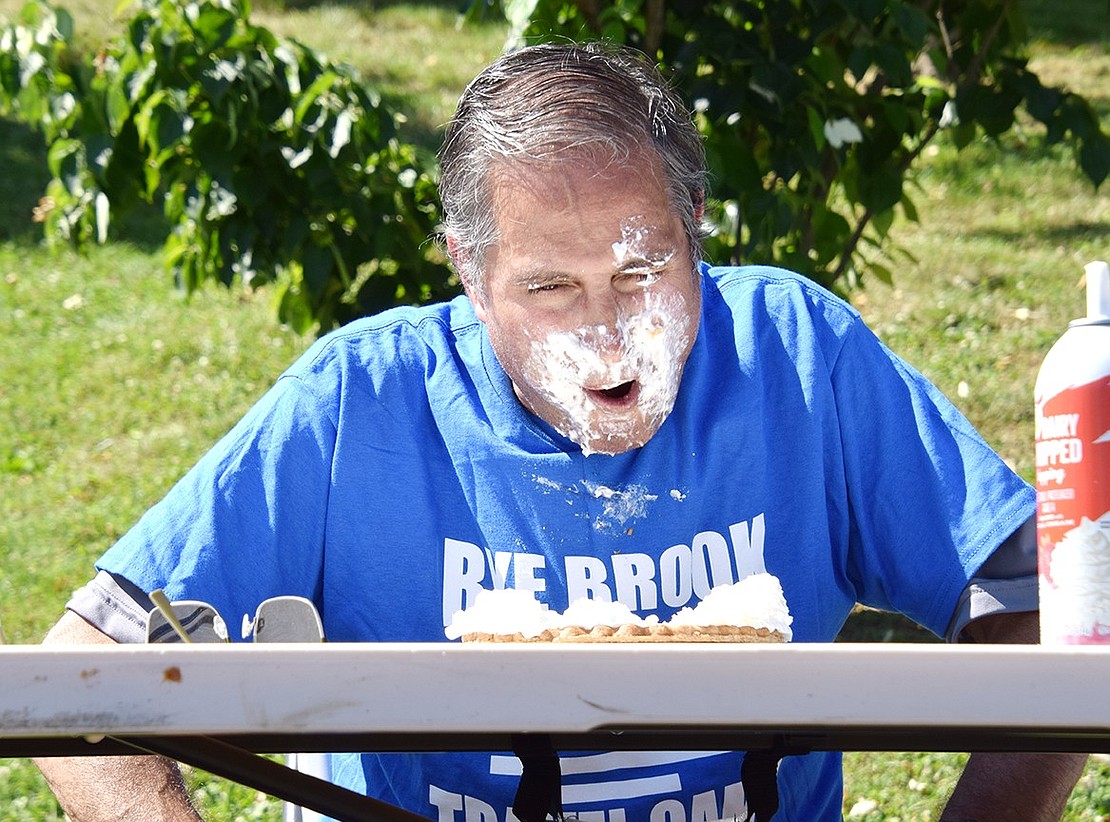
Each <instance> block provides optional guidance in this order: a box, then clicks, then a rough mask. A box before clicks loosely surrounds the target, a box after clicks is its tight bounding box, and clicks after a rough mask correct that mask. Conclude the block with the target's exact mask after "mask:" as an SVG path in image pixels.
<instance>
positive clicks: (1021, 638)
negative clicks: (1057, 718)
mask: <svg viewBox="0 0 1110 822" xmlns="http://www.w3.org/2000/svg"><path fill="white" fill-rule="evenodd" d="M964 632H965V634H966V635H967V636H968V638H969V639H971V640H972V641H974V642H983V643H1012V644H1016V643H1025V644H1036V643H1037V642H1038V641H1039V640H1040V627H1039V624H1038V615H1037V612H1036V611H1032V612H1027V613H1001V614H994V615H991V616H986V617H983V618H982V619H977V620H975V621H974V622H971V623H970V624H968V626H967V627H966V628H965V629H964ZM1086 763H1087V757H1086V755H1085V754H1040V753H978V754H972V755H971V758H970V759H969V760H968V762H967V766H966V767H965V768H964V772H963V775H962V776H961V777H960V781H959V783H958V784H957V785H956V789H955V790H954V791H953V792H952V796H951V798H950V799H949V800H948V805H947V807H946V808H945V809H944V813H943V814H942V816H941V822H965V821H966V820H971V821H972V822H1006V820H1012V819H1022V820H1026V822H1049V820H1059V819H1060V817H1061V816H1062V814H1063V812H1064V806H1065V805H1066V804H1067V801H1068V797H1069V796H1070V795H1071V792H1072V789H1073V788H1074V787H1075V783H1076V782H1077V781H1078V780H1079V777H1080V776H1081V775H1082V774H1083V768H1084V767H1085V766H1086Z"/></svg>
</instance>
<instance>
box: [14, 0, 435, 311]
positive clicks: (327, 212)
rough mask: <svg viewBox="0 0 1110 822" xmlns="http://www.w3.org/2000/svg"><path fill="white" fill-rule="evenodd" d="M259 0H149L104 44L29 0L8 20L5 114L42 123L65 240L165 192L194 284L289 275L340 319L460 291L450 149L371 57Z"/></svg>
mask: <svg viewBox="0 0 1110 822" xmlns="http://www.w3.org/2000/svg"><path fill="white" fill-rule="evenodd" d="M249 10H250V9H249V5H248V1H247V0H191V1H190V2H182V1H181V0H142V2H141V4H140V6H139V7H138V10H137V13H136V14H135V15H134V17H133V18H131V20H130V21H129V23H128V26H127V30H126V32H125V33H124V34H123V35H122V36H121V37H119V38H116V39H115V40H114V41H113V42H111V43H109V44H107V45H106V46H105V47H104V48H103V49H101V50H100V51H99V53H97V54H96V55H95V57H94V58H93V59H92V60H91V61H82V59H81V58H80V57H79V56H78V55H74V54H73V53H72V51H71V50H70V49H69V42H70V39H71V37H72V22H71V20H70V18H69V15H68V14H66V13H65V12H64V11H63V10H61V9H56V8H54V7H52V6H49V5H47V4H45V3H42V2H33V3H29V4H28V5H27V6H26V7H25V8H24V10H23V13H22V16H21V18H20V21H19V23H18V24H16V25H13V26H10V27H9V28H8V29H6V30H5V31H4V32H3V33H2V35H0V37H2V39H0V113H5V112H7V113H9V114H13V115H15V116H18V117H21V118H22V119H24V120H26V121H27V122H29V123H31V124H33V125H36V126H38V127H39V128H41V129H42V130H43V132H44V135H45V137H46V140H47V143H48V162H49V165H50V171H51V174H52V175H53V179H52V180H51V181H50V183H49V186H48V190H47V192H46V196H45V197H44V198H43V200H42V201H41V202H40V205H39V207H38V208H37V209H36V218H37V219H39V220H40V221H42V222H43V223H44V227H45V231H46V236H47V238H48V239H51V240H59V239H60V240H64V241H69V242H74V243H76V244H77V245H78V246H82V245H86V244H88V243H91V242H104V241H105V240H106V239H107V237H108V228H109V221H110V217H111V215H112V214H113V213H119V212H122V211H126V210H128V209H129V208H131V207H133V206H135V205H136V204H138V203H141V202H147V203H151V202H161V203H162V206H163V209H164V212H165V216H166V218H167V220H168V222H169V225H170V226H171V230H170V234H169V236H168V237H167V238H166V240H165V244H164V248H163V250H164V255H165V261H166V265H167V267H169V268H170V269H171V270H172V271H173V273H174V275H175V277H176V278H177V280H178V282H179V283H180V284H181V285H182V286H183V287H184V288H185V289H186V290H188V291H192V290H193V289H195V288H197V287H198V286H199V285H200V284H201V283H202V282H204V281H206V280H209V279H214V280H218V281H220V282H222V283H224V284H225V285H230V284H231V283H232V282H235V281H240V282H244V283H248V284H250V285H251V286H258V285H261V284H265V283H271V282H272V283H275V284H276V288H277V295H276V301H277V305H278V315H279V318H280V319H281V320H282V321H283V322H286V323H288V324H289V325H291V326H292V327H294V328H296V329H297V330H299V331H307V330H310V329H313V328H315V329H318V330H321V331H326V330H328V329H330V328H332V327H334V326H336V325H340V324H342V323H344V322H347V321H349V320H351V319H353V318H355V317H358V316H362V315H365V314H370V313H373V312H375V311H378V310H380V309H382V308H383V307H386V306H389V305H393V304H397V303H418V302H425V301H428V300H432V299H438V298H441V297H444V296H447V295H449V294H454V293H455V292H456V290H457V283H455V282H454V280H453V277H452V274H451V272H450V270H449V269H448V266H447V261H446V258H445V256H444V255H443V254H442V253H441V252H440V251H439V249H438V248H437V247H436V246H435V245H434V244H433V243H430V242H429V241H428V240H429V237H430V236H431V235H432V234H433V232H434V231H435V229H436V226H437V225H438V215H439V206H438V200H437V197H436V192H435V182H434V158H433V157H432V156H431V155H430V153H429V152H427V151H425V150H422V149H419V148H417V147H415V146H412V145H408V144H405V143H403V142H401V141H400V140H399V139H398V138H397V134H396V129H395V114H394V113H393V112H392V111H390V110H389V109H388V108H387V107H386V106H385V105H383V104H382V102H381V100H380V99H379V97H378V95H377V94H376V93H374V92H373V91H372V90H370V89H369V88H367V87H366V86H365V85H363V84H362V83H361V81H360V80H359V78H358V77H357V76H356V75H355V73H354V72H353V70H351V69H349V68H347V67H344V66H341V65H335V64H332V63H329V62H328V61H326V60H325V59H324V58H322V57H320V56H319V55H318V54H316V53H315V52H313V51H312V50H311V49H309V48H307V47H305V46H303V45H301V44H299V43H296V42H293V41H289V40H280V39H278V38H277V37H275V36H274V35H273V34H271V33H270V32H269V31H267V30H266V29H264V28H261V27H259V26H255V25H253V24H251V22H250V20H249Z"/></svg>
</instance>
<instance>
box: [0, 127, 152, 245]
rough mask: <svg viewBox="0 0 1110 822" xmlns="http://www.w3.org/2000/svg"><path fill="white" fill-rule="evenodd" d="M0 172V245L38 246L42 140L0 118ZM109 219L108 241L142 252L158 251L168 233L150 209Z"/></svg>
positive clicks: (45, 176)
mask: <svg viewBox="0 0 1110 822" xmlns="http://www.w3.org/2000/svg"><path fill="white" fill-rule="evenodd" d="M0 169H3V175H4V183H5V186H4V196H3V197H0V242H3V241H8V240H11V241H15V242H20V243H27V244H34V243H38V242H40V241H41V240H42V237H43V231H42V226H41V225H40V224H39V223H36V222H35V221H34V218H33V214H34V209H35V206H36V205H38V203H39V200H41V199H42V197H43V196H44V195H45V193H46V185H47V183H49V182H50V169H49V166H48V165H47V162H46V143H45V141H44V140H43V136H42V135H41V134H40V133H39V132H37V131H35V130H34V129H32V128H30V127H28V126H27V125H25V124H23V123H20V122H17V121H15V120H10V119H7V118H3V117H0ZM112 219H113V225H112V231H111V237H112V239H114V240H123V241H126V242H128V243H131V244H133V245H135V246H137V247H139V248H141V249H143V250H144V251H155V250H157V249H159V248H161V247H162V242H163V240H165V238H166V235H167V234H168V232H169V226H168V225H167V223H166V221H165V219H164V218H163V217H162V212H161V210H160V209H159V208H158V207H157V206H154V205H143V206H142V207H140V208H136V209H132V210H131V211H129V212H128V213H126V214H113V215H112Z"/></svg>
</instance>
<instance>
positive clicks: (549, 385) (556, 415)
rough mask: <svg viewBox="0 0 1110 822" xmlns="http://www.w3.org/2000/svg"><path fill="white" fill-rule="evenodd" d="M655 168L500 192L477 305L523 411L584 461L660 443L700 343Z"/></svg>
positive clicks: (539, 176) (681, 246)
mask: <svg viewBox="0 0 1110 822" xmlns="http://www.w3.org/2000/svg"><path fill="white" fill-rule="evenodd" d="M657 166H658V162H657V161H656V160H655V158H654V156H650V158H648V157H645V158H644V159H643V161H642V162H639V163H633V164H630V166H625V167H624V168H623V169H618V168H612V167H607V168H599V167H596V166H595V165H592V164H590V163H589V162H583V163H578V164H575V163H564V164H561V165H559V166H555V167H545V168H535V167H519V166H516V167H510V168H507V169H503V170H502V173H501V174H500V175H499V178H498V179H497V181H495V183H494V189H493V191H494V196H493V200H494V208H495V216H496V219H497V226H498V232H499V241H498V243H497V245H496V246H494V247H493V248H491V249H490V250H489V251H488V252H487V254H486V266H485V275H484V282H483V285H482V286H481V287H480V288H472V289H470V297H471V300H472V301H473V302H474V306H475V310H476V312H477V314H478V317H479V318H480V319H481V320H482V321H483V322H484V323H486V325H487V327H488V329H489V334H490V340H491V342H492V344H493V349H494V352H495V353H496V354H497V358H498V360H499V361H500V362H501V365H502V367H503V368H504V369H505V371H506V373H507V374H508V375H509V378H510V379H511V380H512V383H513V387H514V389H515V390H516V394H517V396H518V397H519V398H520V401H521V402H522V403H523V404H524V405H525V407H527V408H528V410H530V411H531V412H532V413H534V414H536V415H537V416H539V417H540V418H542V419H544V420H545V421H546V422H548V423H549V424H550V425H551V426H553V427H554V428H555V429H556V430H557V431H559V432H560V433H562V434H563V435H565V436H567V437H569V438H570V439H572V440H573V441H574V442H576V443H578V444H579V445H580V446H581V447H582V449H583V451H584V452H585V453H587V454H588V453H592V452H599V453H603V454H618V453H621V452H624V451H628V450H630V449H632V448H638V447H639V446H641V445H643V444H644V443H646V442H647V441H648V440H649V439H651V437H652V436H653V435H654V434H655V432H656V431H658V430H659V426H660V425H662V424H663V421H664V420H665V419H666V418H667V415H668V414H669V413H670V411H671V408H672V407H673V406H674V401H675V396H676V395H677V393H678V386H679V382H680V380H681V377H682V369H683V366H684V365H685V362H686V357H687V356H688V355H689V353H690V348H691V346H692V345H693V342H694V338H695V337H696V336H697V331H698V320H699V316H700V312H701V289H700V281H699V277H698V275H697V272H696V271H695V270H694V268H693V266H692V264H691V260H690V249H689V243H688V241H687V238H686V234H685V231H684V230H683V225H682V221H681V219H680V218H679V216H678V215H677V214H675V213H674V212H673V210H672V209H671V207H670V205H669V202H668V199H667V195H666V192H665V189H664V186H663V182H662V178H661V174H660V172H659V171H658V169H657ZM630 168H631V170H630Z"/></svg>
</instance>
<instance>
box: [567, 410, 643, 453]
mask: <svg viewBox="0 0 1110 822" xmlns="http://www.w3.org/2000/svg"><path fill="white" fill-rule="evenodd" d="M662 424H663V421H662V420H657V421H656V420H643V419H637V420H636V421H634V422H629V421H627V420H619V421H616V420H601V421H598V422H597V423H596V424H595V425H593V426H591V428H590V429H589V431H588V432H581V431H579V432H572V433H570V434H568V435H567V436H569V437H570V439H572V440H573V441H574V442H576V443H577V444H578V445H579V446H581V448H582V453H584V454H586V455H587V456H589V455H590V454H606V455H608V456H615V455H617V454H626V453H628V452H629V451H634V450H636V449H637V448H642V447H643V446H645V445H647V443H648V442H649V441H650V440H651V438H652V437H654V436H655V434H656V432H657V431H658V430H659V426H660V425H662Z"/></svg>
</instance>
